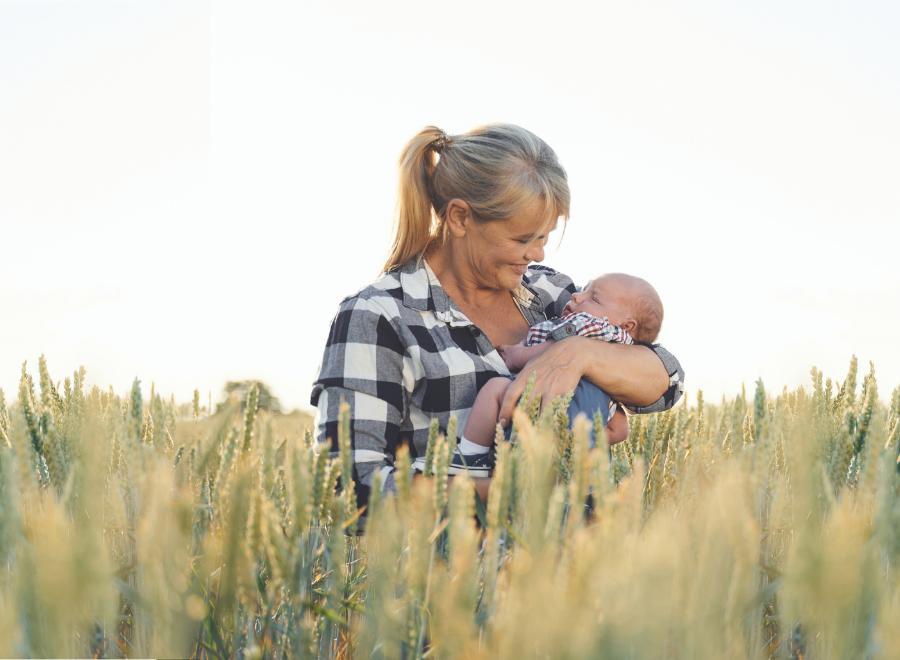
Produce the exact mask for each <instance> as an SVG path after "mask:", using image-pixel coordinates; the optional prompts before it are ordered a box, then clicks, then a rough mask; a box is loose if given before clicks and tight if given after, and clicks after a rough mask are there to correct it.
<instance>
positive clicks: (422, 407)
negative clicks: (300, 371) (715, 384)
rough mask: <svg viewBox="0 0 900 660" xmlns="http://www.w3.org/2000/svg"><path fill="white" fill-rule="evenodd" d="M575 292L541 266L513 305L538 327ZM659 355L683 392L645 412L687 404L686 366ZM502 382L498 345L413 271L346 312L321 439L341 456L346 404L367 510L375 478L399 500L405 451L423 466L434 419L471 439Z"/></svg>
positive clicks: (318, 399)
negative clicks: (478, 403) (400, 459)
mask: <svg viewBox="0 0 900 660" xmlns="http://www.w3.org/2000/svg"><path fill="white" fill-rule="evenodd" d="M576 290H577V289H576V287H575V285H574V284H573V283H572V280H571V279H570V278H569V277H567V276H565V275H563V274H562V273H558V272H556V271H555V270H553V269H551V268H547V267H545V266H539V265H533V266H530V267H529V269H528V271H527V272H526V274H525V276H524V277H523V278H522V284H521V285H520V286H519V287H518V288H517V289H516V290H515V291H514V292H513V297H514V298H515V300H516V302H517V303H518V305H519V308H520V309H521V310H522V314H523V315H524V316H525V318H526V319H527V320H528V323H529V325H534V324H535V323H539V322H541V321H546V320H548V319H550V318H555V317H557V316H559V315H560V314H561V313H562V310H563V308H564V307H565V305H566V303H567V302H568V301H569V298H570V297H571V296H572V293H574V292H575V291H576ZM651 348H652V349H653V350H654V351H655V352H656V354H657V355H658V356H659V357H660V359H661V360H662V361H663V363H664V364H665V365H666V368H667V371H668V372H669V373H670V374H671V375H673V376H674V377H675V378H676V380H675V381H674V383H675V385H673V387H670V388H669V391H668V392H667V393H666V395H664V396H663V397H661V398H660V400H659V401H657V402H655V403H654V404H652V405H651V406H647V407H645V408H641V409H638V410H637V411H638V412H653V411H655V410H665V409H667V408H670V407H672V406H673V405H675V402H676V401H677V400H678V398H679V397H680V394H681V389H680V384H681V382H682V381H683V372H682V371H681V367H680V366H679V365H678V362H677V360H675V358H674V357H673V356H672V355H671V354H670V353H669V352H668V351H666V350H665V349H664V348H662V347H661V346H658V345H654V346H651ZM498 375H504V376H509V375H510V373H509V370H508V369H507V368H506V365H505V363H504V362H503V358H501V357H500V354H499V353H498V352H497V351H496V349H495V348H494V346H493V345H492V344H491V342H490V340H488V338H487V337H486V336H485V335H484V334H483V333H482V332H481V331H480V330H479V329H478V328H477V327H476V326H475V325H474V324H473V323H472V322H471V321H469V319H468V318H466V316H465V315H464V314H463V313H462V311H460V310H459V308H457V307H456V306H455V305H454V304H453V303H452V302H451V301H450V298H449V297H448V296H447V294H446V293H445V292H444V290H443V288H442V287H441V285H440V282H439V281H438V279H437V277H435V275H434V273H433V272H432V271H431V268H430V267H429V266H428V264H427V263H426V262H425V261H424V260H422V261H421V262H420V263H416V262H415V261H412V262H409V263H407V264H406V265H405V266H402V267H400V268H398V269H396V270H394V271H392V272H390V273H387V274H385V275H383V276H382V277H381V278H380V279H379V280H378V281H376V282H374V283H373V284H372V285H370V286H368V287H366V288H365V289H363V290H362V291H360V292H359V293H357V294H356V295H353V296H350V297H348V298H346V299H344V300H343V302H341V304H340V308H339V310H338V313H337V315H336V316H335V317H334V320H333V321H332V324H331V331H330V333H329V335H328V341H327V343H326V345H325V354H324V356H323V359H322V366H321V369H320V371H319V376H318V378H317V379H316V381H315V383H314V384H313V390H312V396H311V397H310V401H311V403H312V405H313V406H316V408H317V418H316V433H317V438H318V440H319V441H320V442H325V441H326V440H327V439H330V441H331V450H332V452H336V451H337V418H338V410H339V405H340V402H341V399H342V398H343V399H344V400H346V401H347V402H348V403H349V404H350V406H351V440H352V446H353V455H354V475H353V477H354V479H355V480H356V483H357V499H358V501H359V503H360V505H362V504H363V503H364V502H365V501H366V500H367V499H368V494H369V489H370V487H371V484H372V479H373V478H374V476H375V474H376V473H379V472H380V473H381V475H382V477H383V481H382V483H383V484H384V487H385V489H387V490H394V488H395V484H394V477H393V474H392V472H393V458H394V453H395V450H396V449H397V446H398V445H399V443H401V442H408V443H409V447H410V454H411V456H412V457H413V458H415V457H417V456H424V454H425V447H426V445H427V441H428V427H429V425H430V423H431V419H432V418H433V417H436V418H437V419H438V422H439V425H440V428H441V429H442V430H443V429H446V428H447V424H448V422H449V419H450V416H451V415H455V416H456V418H457V420H458V427H457V428H458V429H459V431H460V432H462V429H463V428H464V427H465V424H466V419H467V418H468V415H469V411H470V408H471V406H472V404H473V402H474V401H475V395H476V394H477V393H478V390H479V389H480V388H481V386H482V385H484V383H486V382H487V381H488V380H489V379H491V378H493V377H495V376H498Z"/></svg>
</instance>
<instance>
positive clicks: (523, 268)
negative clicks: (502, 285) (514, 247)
mask: <svg viewBox="0 0 900 660" xmlns="http://www.w3.org/2000/svg"><path fill="white" fill-rule="evenodd" d="M513 270H514V271H516V272H517V273H518V274H519V275H524V274H525V272H526V271H527V270H528V264H525V265H518V264H513Z"/></svg>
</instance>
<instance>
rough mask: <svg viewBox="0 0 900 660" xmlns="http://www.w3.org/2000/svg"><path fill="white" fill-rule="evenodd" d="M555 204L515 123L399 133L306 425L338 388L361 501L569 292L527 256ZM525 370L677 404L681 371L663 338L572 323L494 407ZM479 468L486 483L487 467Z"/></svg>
mask: <svg viewBox="0 0 900 660" xmlns="http://www.w3.org/2000/svg"><path fill="white" fill-rule="evenodd" d="M568 213H569V187H568V182H567V180H566V174H565V171H564V170H563V168H562V167H561V166H560V164H559V162H558V161H557V159H556V155H555V154H554V152H553V150H552V149H550V147H549V146H548V145H547V144H545V143H544V142H543V141H542V140H541V139H540V138H538V137H537V136H536V135H534V134H532V133H530V132H529V131H527V130H525V129H523V128H520V127H518V126H513V125H508V124H498V125H491V126H486V127H483V128H479V129H475V130H473V131H470V132H469V133H465V134H463V135H458V136H452V137H451V136H448V135H446V134H445V133H444V132H443V131H441V130H440V129H438V128H435V127H428V128H426V129H424V130H422V131H421V132H420V133H419V134H418V135H416V136H415V137H414V138H413V139H412V140H410V142H409V143H408V144H407V145H406V148H405V149H404V152H403V154H402V156H401V158H400V184H399V203H398V223H397V228H396V235H395V237H394V243H393V248H392V250H391V254H390V257H389V258H388V260H387V263H386V264H385V266H384V273H385V274H384V275H383V276H382V277H381V278H380V279H378V280H377V281H376V282H374V283H373V284H371V285H370V286H368V287H366V288H364V289H363V290H361V291H360V292H359V293H357V294H356V295H353V296H350V297H349V298H346V299H345V300H344V301H343V302H342V303H341V305H340V309H339V310H338V313H337V315H336V316H335V318H334V321H333V322H332V326H331V331H330V333H329V336H328V341H327V343H326V346H325V355H324V358H323V361H322V367H321V370H320V372H319V376H318V378H317V380H316V382H315V383H314V386H313V392H312V397H311V402H312V404H313V405H314V406H317V408H318V422H317V434H318V439H319V440H320V441H325V440H326V439H328V438H330V439H331V447H332V451H336V450H337V441H336V438H337V417H338V409H339V405H340V401H341V400H342V399H343V400H345V401H347V402H348V403H349V404H350V406H351V417H352V422H351V443H352V447H353V450H354V474H353V477H354V479H355V481H356V485H357V500H358V502H359V504H360V505H362V504H364V503H365V501H366V500H367V499H368V494H369V489H370V488H371V486H372V483H373V479H374V477H375V475H376V474H381V477H382V479H381V483H382V485H383V488H384V489H385V490H391V491H392V490H394V488H395V483H394V475H393V457H394V455H395V451H396V449H397V447H398V445H399V444H400V443H402V442H407V443H409V447H410V453H411V455H412V456H413V457H416V456H423V455H424V453H425V447H426V443H427V438H428V428H429V425H430V422H431V419H432V418H433V417H437V419H438V420H439V423H440V426H441V428H442V429H445V428H446V427H447V423H448V420H449V418H450V416H451V415H455V416H456V417H457V419H458V422H459V425H458V428H460V429H462V428H463V427H464V425H465V421H466V417H467V415H468V412H469V408H470V407H471V406H472V403H473V401H474V400H475V395H476V393H477V391H478V389H479V388H480V387H481V385H483V384H484V383H485V382H487V381H488V380H489V379H491V378H492V377H494V376H497V375H499V374H503V375H509V371H508V370H507V368H506V365H505V364H504V362H503V359H502V358H501V357H500V355H499V354H498V352H497V351H496V349H495V347H496V346H500V345H501V344H514V343H517V342H519V341H521V340H522V338H523V337H524V336H525V333H526V331H527V329H528V327H529V326H530V325H532V324H533V323H536V322H538V321H542V320H545V319H547V318H550V317H554V316H559V315H560V314H561V312H562V310H563V307H565V304H566V303H567V302H568V301H569V298H570V297H571V296H572V294H573V293H574V292H575V291H576V288H575V286H574V284H573V283H572V280H571V279H570V278H568V277H566V276H565V275H563V274H561V273H558V272H556V271H554V270H552V269H549V268H546V267H543V266H536V265H533V264H535V263H538V262H541V261H543V259H544V245H545V244H546V242H547V237H548V235H549V233H550V232H551V231H552V230H553V229H554V228H555V227H556V225H557V222H558V220H559V218H563V219H564V220H565V219H566V218H567V217H568ZM532 374H534V375H535V378H536V381H535V390H534V391H535V393H536V394H539V395H540V396H541V397H542V400H543V401H549V400H550V399H552V398H553V397H555V396H559V395H562V394H565V393H567V392H571V391H572V390H573V389H574V388H575V386H576V384H577V383H578V381H579V379H580V378H582V377H585V378H587V379H588V380H590V381H591V382H593V383H595V384H596V385H597V386H599V387H601V388H602V389H603V390H605V391H606V392H607V393H608V394H609V395H610V396H612V397H613V398H614V399H615V400H617V401H624V402H629V403H631V404H632V407H633V409H634V410H636V411H637V412H651V411H656V410H664V409H667V408H670V407H671V406H672V405H674V404H675V401H677V399H678V397H679V396H680V392H681V380H682V376H683V373H682V372H681V368H680V366H679V365H678V362H677V361H676V360H675V359H674V358H673V357H672V356H671V354H669V353H668V352H667V351H666V350H665V349H663V348H662V347H661V346H625V345H622V344H610V343H606V342H599V341H593V340H590V339H586V338H582V337H571V338H568V339H566V340H564V341H559V342H556V343H555V344H554V345H553V346H552V347H551V348H550V349H548V350H547V351H546V352H545V353H544V354H543V355H541V356H540V357H539V358H537V359H535V360H533V361H532V362H530V363H529V364H528V366H527V367H526V368H525V369H523V370H522V372H520V374H519V375H518V377H517V378H516V379H515V381H514V382H513V384H512V386H510V388H509V391H508V392H507V395H506V398H505V399H504V402H503V405H502V407H501V412H500V416H501V418H502V419H503V420H504V423H508V420H509V419H510V418H511V415H512V411H513V408H514V407H515V404H516V401H517V399H518V398H519V396H520V395H521V394H522V392H523V390H524V388H525V384H526V382H527V380H528V378H529V376H531V375H532ZM478 481H479V483H478V484H477V485H476V488H477V489H478V491H479V493H480V494H481V495H482V496H484V495H485V494H486V492H487V489H488V487H489V479H482V480H478Z"/></svg>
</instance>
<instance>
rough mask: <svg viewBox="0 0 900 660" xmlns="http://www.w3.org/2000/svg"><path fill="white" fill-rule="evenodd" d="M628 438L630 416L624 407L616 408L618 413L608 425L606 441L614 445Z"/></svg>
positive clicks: (611, 418) (614, 414)
mask: <svg viewBox="0 0 900 660" xmlns="http://www.w3.org/2000/svg"><path fill="white" fill-rule="evenodd" d="M627 437H628V416H627V415H626V414H625V411H624V410H622V406H616V412H615V413H613V416H612V417H610V418H609V422H607V424H606V440H607V442H609V444H611V445H614V444H616V443H617V442H622V440H624V439H625V438H627Z"/></svg>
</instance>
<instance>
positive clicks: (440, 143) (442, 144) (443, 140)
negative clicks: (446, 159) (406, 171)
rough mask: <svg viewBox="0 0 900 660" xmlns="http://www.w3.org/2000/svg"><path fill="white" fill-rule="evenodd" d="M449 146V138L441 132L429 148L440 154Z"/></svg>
mask: <svg viewBox="0 0 900 660" xmlns="http://www.w3.org/2000/svg"><path fill="white" fill-rule="evenodd" d="M449 145H450V136H449V135H447V134H446V133H444V132H443V131H441V134H440V135H439V136H438V137H437V138H436V139H435V140H434V142H432V143H431V148H432V149H434V150H435V151H436V152H438V153H441V152H442V151H443V150H444V149H445V148H447V147H448V146H449Z"/></svg>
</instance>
